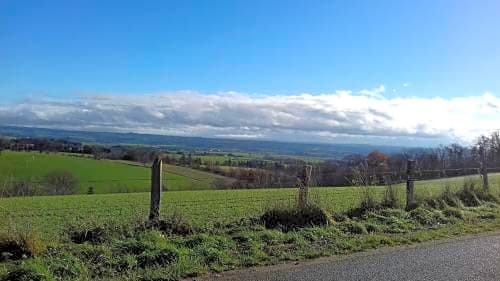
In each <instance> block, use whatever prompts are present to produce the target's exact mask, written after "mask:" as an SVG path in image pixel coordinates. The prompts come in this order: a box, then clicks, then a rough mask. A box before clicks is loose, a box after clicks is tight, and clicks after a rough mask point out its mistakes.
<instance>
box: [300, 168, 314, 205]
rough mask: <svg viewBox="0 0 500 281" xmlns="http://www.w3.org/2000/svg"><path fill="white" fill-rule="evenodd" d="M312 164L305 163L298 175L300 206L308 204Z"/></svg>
mask: <svg viewBox="0 0 500 281" xmlns="http://www.w3.org/2000/svg"><path fill="white" fill-rule="evenodd" d="M311 172H312V166H311V165H305V166H304V167H303V169H302V171H301V172H300V173H299V175H298V178H297V179H298V185H299V208H301V209H302V208H304V207H306V206H307V196H308V191H309V184H310V181H311Z"/></svg>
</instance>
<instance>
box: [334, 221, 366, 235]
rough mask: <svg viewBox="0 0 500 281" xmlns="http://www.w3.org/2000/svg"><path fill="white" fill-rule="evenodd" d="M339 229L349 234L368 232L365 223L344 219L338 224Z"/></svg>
mask: <svg viewBox="0 0 500 281" xmlns="http://www.w3.org/2000/svg"><path fill="white" fill-rule="evenodd" d="M340 229H341V230H342V231H344V232H345V233H349V234H368V230H367V229H366V227H365V225H364V224H363V223H361V222H358V221H346V222H343V223H341V224H340Z"/></svg>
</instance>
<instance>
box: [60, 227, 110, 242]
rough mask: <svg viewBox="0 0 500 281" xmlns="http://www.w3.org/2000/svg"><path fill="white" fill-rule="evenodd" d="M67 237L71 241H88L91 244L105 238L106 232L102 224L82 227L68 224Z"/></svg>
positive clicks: (102, 240)
mask: <svg viewBox="0 0 500 281" xmlns="http://www.w3.org/2000/svg"><path fill="white" fill-rule="evenodd" d="M67 233H68V235H69V238H70V239H71V241H72V242H73V243H76V244H83V243H85V242H89V243H91V244H101V243H103V242H104V241H105V239H106V237H105V236H106V233H105V229H104V227H103V226H93V227H88V228H87V227H82V226H77V225H70V226H69V227H68V229H67Z"/></svg>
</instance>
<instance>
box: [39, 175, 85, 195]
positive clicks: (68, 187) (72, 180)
mask: <svg viewBox="0 0 500 281" xmlns="http://www.w3.org/2000/svg"><path fill="white" fill-rule="evenodd" d="M78 185H79V183H78V179H77V178H76V177H75V176H74V175H73V174H72V173H71V172H68V171H53V172H50V173H48V174H47V175H46V176H45V179H44V186H45V188H46V190H47V192H48V193H49V194H59V195H63V194H74V193H76V191H77V189H78Z"/></svg>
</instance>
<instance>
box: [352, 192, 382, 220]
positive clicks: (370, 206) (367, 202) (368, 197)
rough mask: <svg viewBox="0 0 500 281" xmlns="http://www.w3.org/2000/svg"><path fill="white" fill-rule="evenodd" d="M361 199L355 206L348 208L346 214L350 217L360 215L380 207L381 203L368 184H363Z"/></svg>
mask: <svg viewBox="0 0 500 281" xmlns="http://www.w3.org/2000/svg"><path fill="white" fill-rule="evenodd" d="M361 188H362V192H361V199H360V203H359V206H358V207H357V208H352V209H350V210H349V211H348V212H347V213H346V214H347V216H349V217H351V218H355V217H361V216H362V215H364V214H366V213H368V212H372V211H376V210H380V209H382V205H381V204H380V203H379V202H377V200H376V199H375V192H374V190H373V188H371V187H369V186H363V187H361Z"/></svg>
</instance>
